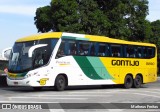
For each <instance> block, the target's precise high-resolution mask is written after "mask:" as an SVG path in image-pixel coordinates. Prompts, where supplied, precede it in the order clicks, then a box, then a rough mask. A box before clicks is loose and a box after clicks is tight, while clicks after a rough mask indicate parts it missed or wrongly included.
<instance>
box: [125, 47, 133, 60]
mask: <svg viewBox="0 0 160 112" xmlns="http://www.w3.org/2000/svg"><path fill="white" fill-rule="evenodd" d="M126 57H130V58H134V57H135V49H134V46H126Z"/></svg>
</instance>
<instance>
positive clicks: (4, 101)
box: [0, 100, 59, 104]
mask: <svg viewBox="0 0 160 112" xmlns="http://www.w3.org/2000/svg"><path fill="white" fill-rule="evenodd" d="M0 103H57V104H58V103H59V102H49V101H48V102H37V101H36V102H35V101H17V100H11V101H6V100H1V101H0Z"/></svg>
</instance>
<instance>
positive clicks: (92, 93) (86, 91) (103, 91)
mask: <svg viewBox="0 0 160 112" xmlns="http://www.w3.org/2000/svg"><path fill="white" fill-rule="evenodd" d="M126 91H128V90H114V91H94V92H87V91H86V92H68V94H73V93H79V94H81V93H82V94H88V93H90V94H95V93H96V94H97V93H98V94H99V93H104V94H105V93H115V92H126Z"/></svg>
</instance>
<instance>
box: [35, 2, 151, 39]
mask: <svg viewBox="0 0 160 112" xmlns="http://www.w3.org/2000/svg"><path fill="white" fill-rule="evenodd" d="M147 14H148V0H69V1H68V0H52V1H51V3H50V6H44V7H41V8H38V9H37V11H36V16H35V25H36V27H37V29H38V32H48V31H66V32H74V33H86V34H95V35H105V36H109V37H113V38H121V39H127V40H140V41H143V40H144V39H145V36H146V35H147V36H149V35H150V34H148V32H147V30H149V29H150V28H149V24H148V22H147V21H146V20H145V18H146V16H147ZM146 29H147V30H146ZM147 38H148V37H147Z"/></svg>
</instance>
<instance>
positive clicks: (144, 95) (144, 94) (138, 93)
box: [132, 93, 160, 98]
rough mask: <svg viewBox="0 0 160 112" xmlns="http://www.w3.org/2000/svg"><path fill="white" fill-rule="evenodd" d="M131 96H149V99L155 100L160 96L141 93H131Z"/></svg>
mask: <svg viewBox="0 0 160 112" xmlns="http://www.w3.org/2000/svg"><path fill="white" fill-rule="evenodd" d="M132 94H137V95H142V96H151V97H155V98H160V96H156V95H149V94H143V93H132Z"/></svg>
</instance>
